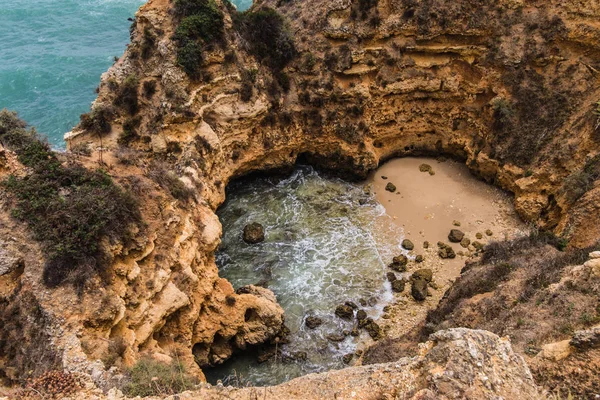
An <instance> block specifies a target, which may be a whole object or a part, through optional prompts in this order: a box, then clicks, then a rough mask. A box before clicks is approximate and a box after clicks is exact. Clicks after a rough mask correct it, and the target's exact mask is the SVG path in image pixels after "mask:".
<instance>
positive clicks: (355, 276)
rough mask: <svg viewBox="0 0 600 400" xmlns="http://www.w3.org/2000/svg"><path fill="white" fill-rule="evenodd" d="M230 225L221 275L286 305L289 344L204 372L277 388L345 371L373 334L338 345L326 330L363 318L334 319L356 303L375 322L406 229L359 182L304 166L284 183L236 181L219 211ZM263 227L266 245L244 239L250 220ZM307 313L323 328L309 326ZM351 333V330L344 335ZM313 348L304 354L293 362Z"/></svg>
mask: <svg viewBox="0 0 600 400" xmlns="http://www.w3.org/2000/svg"><path fill="white" fill-rule="evenodd" d="M218 215H219V218H220V220H221V222H222V224H223V239H222V244H221V246H220V248H219V250H218V252H217V265H218V266H219V270H220V275H221V276H222V277H224V278H227V279H228V280H229V281H230V282H231V283H232V284H233V286H234V288H236V289H237V288H239V287H241V286H244V285H248V284H256V283H261V284H263V285H267V286H268V288H269V289H271V290H272V291H273V292H274V293H275V295H276V296H277V300H278V302H279V303H280V304H281V306H282V307H283V309H284V311H285V322H286V325H287V327H288V328H289V329H290V331H291V335H290V343H289V344H286V345H282V346H281V348H280V350H281V351H282V354H281V355H280V357H278V358H277V359H272V360H271V361H268V362H266V363H262V364H259V363H257V362H256V359H255V357H253V356H251V355H246V356H237V357H235V356H234V359H233V361H231V362H228V363H226V364H225V365H224V366H222V367H218V368H215V369H212V370H211V369H208V370H205V373H206V374H207V377H208V379H209V380H210V381H213V383H215V382H216V380H217V379H221V380H226V379H227V378H228V377H230V376H234V377H236V379H239V378H240V377H241V380H242V381H244V382H250V383H252V384H254V385H272V384H278V383H281V382H283V381H286V380H289V379H292V378H295V377H297V376H300V375H304V374H307V373H311V372H319V371H325V370H329V369H335V368H341V367H343V366H344V365H345V364H344V363H343V361H342V359H343V356H344V355H346V354H349V353H354V352H355V351H356V350H357V349H359V348H360V347H361V346H362V344H361V343H365V340H368V333H367V332H366V331H364V330H362V331H361V333H360V335H361V336H360V337H353V336H351V335H349V336H347V337H346V338H345V339H344V340H343V341H342V342H332V341H330V340H328V339H327V335H330V334H341V333H342V332H344V331H351V330H352V329H353V327H354V326H355V324H356V321H346V320H343V319H340V318H338V317H336V316H335V314H334V312H335V308H336V307H337V306H338V305H340V304H344V303H345V302H347V301H351V302H353V303H355V304H356V305H358V306H359V308H360V309H363V310H365V311H366V312H367V314H368V316H369V317H371V318H374V319H376V318H377V317H379V316H380V315H381V313H382V309H383V307H384V306H385V304H387V303H388V302H389V301H390V299H391V298H392V294H391V288H390V284H389V283H388V282H387V279H386V272H387V271H386V269H387V268H386V265H387V264H388V263H389V262H390V261H391V259H392V257H393V256H395V255H398V254H400V253H401V252H402V250H401V247H400V243H401V240H402V237H403V232H402V229H401V228H400V227H398V226H397V225H396V224H394V223H393V221H391V219H390V218H389V217H388V216H387V215H386V213H385V209H384V207H383V206H382V205H381V204H379V203H378V202H377V201H376V200H375V199H374V198H373V197H372V196H371V195H370V194H368V193H365V191H364V189H363V187H362V186H361V185H356V184H352V183H348V182H345V181H342V180H339V179H335V178H327V177H324V176H322V175H321V174H319V173H318V172H316V171H315V170H313V169H312V168H310V167H299V168H298V169H297V170H296V171H295V172H294V173H293V174H292V175H291V176H290V177H288V178H286V179H278V178H259V179H244V180H241V181H238V182H234V183H233V184H231V185H230V186H229V187H228V193H227V201H226V203H225V204H224V205H223V206H222V207H221V208H220V210H219V211H218ZM252 222H258V223H260V224H262V225H263V226H264V228H265V241H264V242H263V243H260V244H256V245H249V244H246V243H244V241H243V240H242V231H243V229H244V226H245V225H246V224H248V223H252ZM307 316H316V317H318V318H321V319H322V320H323V325H321V326H319V327H318V328H316V329H309V328H308V327H307V326H306V325H305V319H306V317H307ZM346 333H347V332H346ZM298 353H306V355H307V359H306V360H298V359H297V360H291V358H293V357H294V356H295V355H297V354H298Z"/></svg>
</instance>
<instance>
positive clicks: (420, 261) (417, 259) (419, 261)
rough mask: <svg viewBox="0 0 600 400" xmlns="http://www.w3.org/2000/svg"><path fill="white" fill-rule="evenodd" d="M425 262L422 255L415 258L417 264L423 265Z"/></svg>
mask: <svg viewBox="0 0 600 400" xmlns="http://www.w3.org/2000/svg"><path fill="white" fill-rule="evenodd" d="M423 260H424V258H423V256H422V255H421V254H419V255H417V256H416V257H415V262H416V263H422V262H423Z"/></svg>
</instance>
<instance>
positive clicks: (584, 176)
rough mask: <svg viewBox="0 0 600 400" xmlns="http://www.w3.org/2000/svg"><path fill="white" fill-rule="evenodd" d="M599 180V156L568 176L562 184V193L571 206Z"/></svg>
mask: <svg viewBox="0 0 600 400" xmlns="http://www.w3.org/2000/svg"><path fill="white" fill-rule="evenodd" d="M598 179H600V155H597V156H595V157H592V158H591V159H589V160H588V161H587V162H586V163H585V165H584V167H583V168H582V169H580V170H578V171H575V172H573V173H572V174H571V175H569V176H568V177H567V178H566V179H565V182H564V184H563V188H562V191H561V192H562V193H563V194H564V195H565V197H566V198H567V200H568V201H569V202H570V203H571V204H573V203H575V202H576V201H577V200H579V199H580V198H581V197H583V195H585V194H586V193H587V192H589V191H590V190H591V189H592V188H593V187H594V182H595V181H596V180H598Z"/></svg>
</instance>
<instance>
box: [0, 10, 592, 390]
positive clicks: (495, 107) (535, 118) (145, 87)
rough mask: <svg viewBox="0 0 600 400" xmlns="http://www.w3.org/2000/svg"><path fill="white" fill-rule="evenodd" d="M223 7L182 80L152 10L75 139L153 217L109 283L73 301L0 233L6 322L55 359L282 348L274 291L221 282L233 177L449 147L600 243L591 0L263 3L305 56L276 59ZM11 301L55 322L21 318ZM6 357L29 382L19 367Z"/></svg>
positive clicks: (188, 358) (354, 170) (168, 34)
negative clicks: (212, 39)
mask: <svg viewBox="0 0 600 400" xmlns="http://www.w3.org/2000/svg"><path fill="white" fill-rule="evenodd" d="M217 5H218V8H219V9H220V11H221V12H222V13H223V16H224V18H223V19H224V35H223V39H222V42H221V43H220V44H219V43H217V44H214V45H211V46H207V47H206V48H204V49H203V57H202V60H203V61H202V64H201V68H200V69H199V71H198V74H197V76H195V79H193V80H192V79H190V78H189V76H188V75H187V74H186V73H185V72H184V71H183V70H182V68H181V67H180V66H179V65H178V62H177V44H176V41H175V40H174V35H175V33H176V29H177V25H178V23H179V17H178V16H177V15H175V14H174V13H173V11H172V4H171V3H170V2H168V1H167V0H150V1H149V2H148V3H147V4H146V5H144V6H143V7H142V8H141V9H140V11H139V12H138V13H137V15H136V21H135V24H134V26H133V28H132V43H131V44H130V46H129V48H128V50H127V52H126V53H125V55H124V56H123V57H122V58H121V59H120V60H119V61H118V62H117V63H116V64H115V65H114V66H113V67H112V68H111V69H110V70H109V71H108V72H107V73H106V74H104V75H103V77H102V83H101V85H100V87H99V96H98V99H97V100H96V102H95V103H94V105H93V107H92V112H91V114H90V116H89V117H88V119H87V120H84V121H83V122H82V124H81V125H80V126H79V127H77V128H76V129H75V130H73V132H71V133H69V134H68V135H67V137H66V139H67V143H68V146H69V149H70V150H71V152H72V153H75V154H80V155H79V156H77V157H78V160H79V161H80V162H82V163H84V164H86V165H88V166H90V167H96V166H97V165H98V162H101V163H102V165H103V166H104V167H105V168H107V169H108V172H109V173H110V174H111V176H113V177H114V178H115V179H116V180H117V181H119V182H120V183H121V184H122V185H123V186H125V187H128V188H130V189H131V190H132V191H133V192H134V193H135V194H136V196H137V197H139V199H140V201H141V204H142V213H143V216H144V220H145V223H146V227H145V229H144V231H143V232H140V233H139V235H137V236H138V237H137V238H136V240H135V241H134V242H135V243H134V245H133V246H132V247H131V248H127V247H124V246H115V247H114V248H113V249H112V253H113V254H114V256H115V261H114V263H113V265H112V267H111V269H110V279H109V284H108V285H105V284H101V283H100V281H95V282H92V283H90V286H89V287H88V288H86V290H85V291H84V292H83V293H82V294H81V295H80V296H79V297H78V295H77V294H76V293H74V292H73V290H72V289H71V288H69V287H63V288H58V289H52V290H50V289H47V288H45V287H43V286H42V285H41V283H40V274H41V272H40V271H41V268H42V264H43V259H44V257H43V255H42V254H41V252H39V251H37V250H36V249H35V246H33V247H29V248H25V249H24V248H21V249H19V248H16V247H14V246H12V245H10V244H9V245H6V246H5V245H4V244H2V243H0V251H4V250H2V249H5V248H8V249H9V252H8V253H6V251H5V253H4V254H8V255H7V256H2V258H1V259H2V260H5V259H6V260H13V259H18V260H24V264H20V265H23V267H21V268H15V267H7V268H11V272H10V273H8V274H5V275H2V276H0V280H1V281H0V282H1V283H2V287H3V289H2V290H3V291H4V293H3V296H4V297H3V301H4V302H5V303H4V304H6V305H7V308H6V309H8V305H11V307H12V308H11V310H12V311H11V313H12V314H11V315H15V316H17V317H16V318H15V320H18V321H22V323H19V324H18V326H16V327H14V331H15V332H16V331H18V330H19V329H25V330H26V331H27V332H32V333H31V335H32V336H33V334H34V332H37V331H36V329H38V330H41V331H43V332H45V335H46V337H47V343H48V347H49V348H52V349H54V353H55V354H53V356H52V360H53V363H55V364H62V365H63V366H65V367H67V368H69V369H72V370H77V369H82V370H87V371H91V372H94V373H95V374H96V375H97V376H98V378H99V380H101V376H102V372H101V371H103V370H104V368H105V367H109V366H110V365H112V364H114V363H116V365H119V366H120V365H131V364H132V363H133V362H134V361H135V360H136V359H138V358H139V357H140V356H141V355H143V354H151V355H152V356H153V357H155V358H158V359H162V360H169V359H170V358H171V357H172V356H173V355H174V354H177V355H178V357H180V358H181V359H182V360H184V362H185V363H186V365H188V367H189V368H196V370H197V365H200V366H205V365H210V364H215V363H219V362H222V361H223V360H224V359H226V358H228V357H229V356H230V355H231V354H232V352H233V351H234V350H236V349H244V348H246V347H247V346H249V345H253V344H258V343H262V342H264V341H269V340H272V339H274V338H275V337H276V336H277V335H278V333H279V331H280V329H281V326H282V322H283V319H282V311H281V309H280V308H279V306H278V305H277V304H276V302H275V299H274V296H273V295H272V293H270V292H269V291H267V290H264V289H260V288H249V289H248V290H247V291H246V293H243V294H238V295H236V294H234V292H233V288H232V287H231V285H230V284H229V283H228V282H226V281H224V280H223V279H220V278H219V277H218V272H217V268H216V266H215V263H214V251H215V249H216V247H217V245H218V243H219V237H220V234H221V227H220V224H219V221H218V219H217V217H216V215H215V213H214V212H215V210H216V208H217V207H218V206H219V205H220V204H221V203H222V202H223V201H224V198H225V187H226V185H227V183H228V182H229V181H230V180H231V179H234V178H236V177H239V176H242V175H244V174H247V173H249V172H251V171H256V170H269V169H273V168H279V167H282V166H290V165H292V164H294V163H295V162H296V161H297V160H298V159H302V160H305V161H309V162H311V163H314V164H316V165H318V166H320V167H323V168H329V169H333V170H335V171H337V172H339V173H344V174H347V175H349V176H352V177H363V176H365V175H366V174H367V172H368V171H369V170H372V169H374V168H376V167H377V166H378V165H379V164H380V163H381V162H383V161H385V160H386V159H389V158H392V157H398V156H407V155H418V154H428V155H434V156H435V155H451V156H454V157H458V158H461V159H463V160H465V162H466V163H467V165H468V166H469V167H470V168H471V169H472V170H473V171H474V172H475V173H477V174H479V175H480V176H481V177H482V178H483V179H486V180H488V181H490V182H493V183H495V184H497V185H499V186H500V187H502V188H504V189H506V190H508V191H510V192H512V193H514V195H515V206H516V208H517V210H518V211H519V213H520V214H521V215H522V216H523V217H524V218H525V219H526V220H528V221H531V222H532V223H534V224H536V225H538V226H539V227H541V228H546V229H551V230H554V231H555V232H556V233H558V234H560V235H563V236H564V237H565V238H566V239H568V240H569V243H570V245H571V246H574V247H585V246H588V245H591V244H592V243H595V242H596V241H597V240H598V239H599V238H600V223H598V222H600V221H598V219H599V218H600V213H599V212H598V204H600V203H599V202H598V201H597V198H598V196H599V195H600V187H599V186H598V185H597V184H596V182H595V180H596V179H597V178H598V176H599V175H600V170H599V168H600V167H599V166H598V164H600V162H599V159H598V157H595V156H596V155H597V154H598V152H599V150H600V135H599V134H598V131H597V117H596V115H595V114H594V107H595V103H596V101H598V100H599V99H600V86H599V84H598V74H599V70H600V47H599V45H598V43H600V41H599V40H598V39H600V27H599V26H598V24H597V23H596V21H597V18H598V17H599V16H600V3H598V2H597V1H592V2H590V1H586V2H583V1H582V2H567V1H560V0H552V1H545V2H542V1H539V2H529V1H528V2H525V1H519V0H505V1H500V2H497V1H487V0H481V1H477V2H472V1H466V0H465V1H456V2H452V3H448V2H445V1H442V0H439V1H436V0H420V1H418V0H379V1H366V0H361V1H358V2H351V1H343V0H340V1H334V2H331V1H321V0H310V1H308V2H306V1H305V2H298V1H291V2H278V3H277V4H276V2H274V1H271V0H267V1H264V2H259V3H257V4H256V5H255V8H257V9H259V8H261V7H267V6H270V7H274V8H276V9H277V10H278V12H280V13H281V14H282V15H284V16H285V17H286V20H287V23H288V24H289V28H288V29H289V32H290V34H291V36H292V37H293V39H294V42H295V47H296V52H295V57H294V59H293V61H292V62H291V63H289V64H288V65H287V66H286V67H285V68H284V69H283V70H279V69H274V68H273V67H272V65H267V63H265V61H264V59H261V58H260V57H258V56H257V55H256V52H253V51H252V46H253V43H252V41H251V39H249V38H248V37H247V36H245V35H244V34H243V33H241V31H240V30H239V28H238V26H239V24H240V21H238V19H237V17H236V16H235V13H234V12H233V11H232V10H231V8H230V7H228V6H227V5H226V4H222V3H221V2H219V1H217ZM124 99H125V100H124ZM98 124H100V129H99V128H98ZM107 125H108V129H105V128H106V127H107ZM107 131H108V133H106V132H107ZM88 151H91V154H90V155H87V154H89V153H88ZM0 156H1V155H0ZM5 164H6V163H5ZM2 165H3V164H1V163H0V168H2ZM15 168H17V169H18V166H13V167H11V168H9V169H6V168H5V171H10V172H11V173H14V171H15ZM0 171H1V170H0ZM6 173H8V172H6ZM0 215H1V216H2V218H3V219H2V221H6V222H5V223H4V225H2V224H0V228H1V229H3V230H4V232H3V233H6V235H7V236H4V235H1V236H0V237H10V235H9V232H10V234H12V235H13V236H14V235H17V234H19V235H21V236H20V237H17V236H15V237H16V240H15V241H16V242H20V241H23V242H26V243H30V242H31V240H30V238H29V237H28V236H27V235H28V234H27V232H26V231H25V230H22V231H19V230H18V229H17V228H15V227H14V226H13V224H14V222H10V218H9V217H8V209H7V207H3V208H2V213H1V214H0ZM3 246H4V247H3ZM0 254H2V253H0ZM2 262H3V263H4V261H2ZM4 264H6V265H8V264H9V263H8V262H7V263H4ZM11 265H13V264H11ZM27 296H32V298H33V299H34V300H35V301H26V300H25V299H27V298H28V297H27ZM19 302H21V303H24V304H28V305H31V304H37V306H36V308H37V309H38V310H39V312H40V313H41V314H42V315H44V316H45V318H47V321H46V322H43V323H41V325H40V326H38V325H39V324H38V323H37V322H36V323H31V320H28V319H27V315H29V313H30V310H27V309H26V308H24V307H20V308H19V307H17V306H12V305H15V304H21V303H19ZM15 307H16V308H15ZM40 321H41V320H40ZM11 335H13V334H7V335H6V336H5V337H15V336H14V335H13V336H11ZM15 351H17V350H15ZM20 351H21V352H23V350H22V349H21V350H20ZM107 353H108V354H110V355H111V356H110V357H108V358H107V357H105V354H107ZM102 359H103V361H102V363H100V362H95V361H94V360H102ZM2 362H3V364H0V365H2V371H3V373H4V375H6V376H7V377H9V378H12V379H16V378H19V377H22V374H23V372H24V371H25V370H24V369H20V367H19V368H17V367H16V365H18V364H19V363H18V362H17V360H16V359H10V358H8V359H7V358H5V359H4V360H3V361H2Z"/></svg>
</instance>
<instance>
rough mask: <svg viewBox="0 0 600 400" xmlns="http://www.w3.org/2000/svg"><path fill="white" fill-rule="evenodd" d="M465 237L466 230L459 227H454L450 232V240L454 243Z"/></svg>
mask: <svg viewBox="0 0 600 400" xmlns="http://www.w3.org/2000/svg"><path fill="white" fill-rule="evenodd" d="M464 237H465V234H464V232H463V231H461V230H459V229H452V230H451V231H450V233H449V234H448V240H449V241H450V242H452V243H460V241H461V240H463V238H464Z"/></svg>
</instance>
